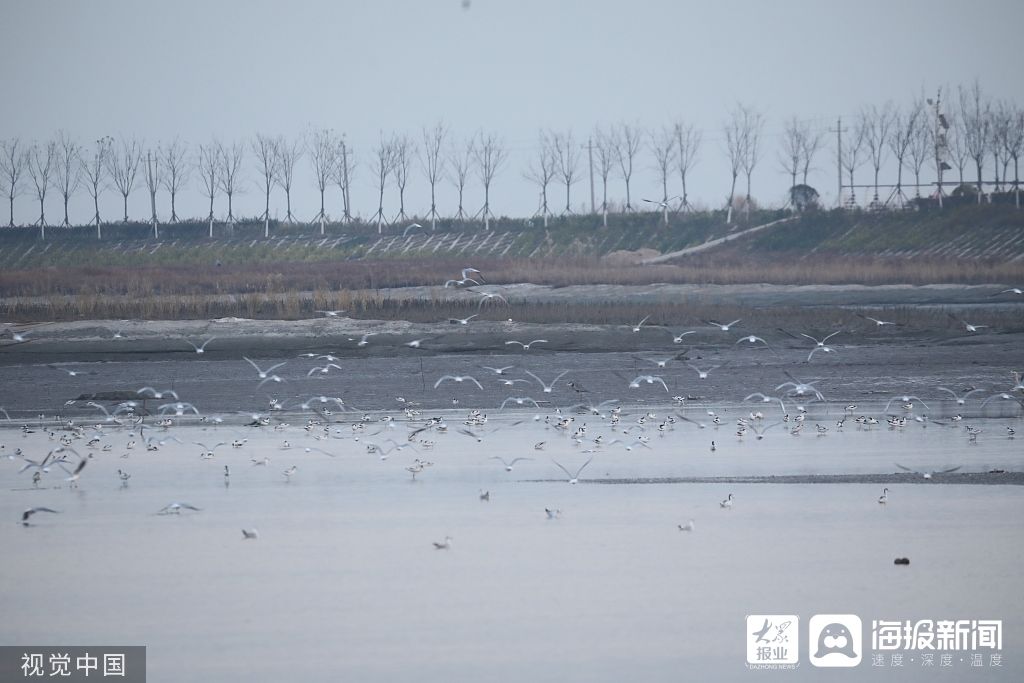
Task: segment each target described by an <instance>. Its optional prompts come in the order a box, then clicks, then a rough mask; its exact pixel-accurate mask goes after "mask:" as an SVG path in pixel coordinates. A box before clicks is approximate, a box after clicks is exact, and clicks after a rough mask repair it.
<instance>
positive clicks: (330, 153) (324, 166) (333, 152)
mask: <svg viewBox="0 0 1024 683" xmlns="http://www.w3.org/2000/svg"><path fill="white" fill-rule="evenodd" d="M306 149H307V151H308V152H309V161H310V163H311V164H312V165H313V176H314V177H315V178H316V187H317V189H318V190H320V212H319V213H317V215H316V217H315V218H314V219H313V220H315V221H319V223H320V234H323V232H324V223H325V222H327V212H326V211H325V209H324V192H326V191H327V183H329V182H330V180H331V177H332V176H333V174H334V170H335V166H336V165H337V163H338V141H337V138H336V136H335V135H334V131H333V130H331V129H330V128H314V129H311V130H310V131H308V132H307V133H306Z"/></svg>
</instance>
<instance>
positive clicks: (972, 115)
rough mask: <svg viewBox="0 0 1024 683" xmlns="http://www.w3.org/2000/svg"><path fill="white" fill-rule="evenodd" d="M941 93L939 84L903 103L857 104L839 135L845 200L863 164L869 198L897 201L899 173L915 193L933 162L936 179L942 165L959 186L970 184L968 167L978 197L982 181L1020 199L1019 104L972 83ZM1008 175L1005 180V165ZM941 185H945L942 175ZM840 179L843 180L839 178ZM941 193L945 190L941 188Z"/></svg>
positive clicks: (1022, 129)
mask: <svg viewBox="0 0 1024 683" xmlns="http://www.w3.org/2000/svg"><path fill="white" fill-rule="evenodd" d="M950 95H951V97H949V98H948V101H945V102H944V101H943V100H942V93H941V91H940V92H939V94H938V95H937V96H936V97H935V98H927V97H925V96H924V95H920V96H918V97H916V98H915V99H914V100H912V101H911V102H910V104H909V105H907V106H899V105H896V104H893V103H892V102H886V103H885V104H883V105H881V106H877V105H872V106H870V107H865V108H864V109H862V110H861V111H860V113H859V114H858V115H857V116H856V118H855V119H854V121H853V124H852V125H851V126H850V127H849V128H848V129H842V130H843V132H845V133H847V135H846V137H844V138H841V142H842V145H841V148H840V149H841V153H840V156H839V163H840V165H841V167H842V169H843V172H844V173H845V175H846V177H847V180H848V182H847V183H846V185H845V187H846V188H848V189H849V190H850V195H849V198H848V201H849V203H851V204H852V203H854V202H855V201H856V188H857V187H860V186H859V185H857V184H856V182H855V175H854V174H855V171H856V170H857V169H859V168H860V167H862V166H863V165H864V164H865V163H867V164H868V165H869V167H870V170H871V171H872V178H873V180H872V183H871V184H870V185H868V188H869V189H871V190H872V192H873V194H872V199H871V205H873V206H880V205H883V204H887V203H890V202H896V203H902V202H903V201H905V200H906V199H907V197H906V194H905V193H904V182H903V172H904V170H906V171H909V172H910V173H912V174H913V176H914V193H915V196H918V197H919V196H920V188H921V187H922V186H923V185H922V182H921V176H922V174H923V172H924V170H925V169H926V168H928V167H929V166H930V167H931V168H933V169H934V171H935V175H936V182H938V181H939V180H940V179H942V178H943V174H944V173H945V172H946V171H956V173H957V180H956V185H958V186H959V187H960V189H961V191H963V190H965V189H966V188H967V187H968V182H967V177H966V174H965V169H966V168H968V167H969V166H973V170H974V185H975V187H976V191H975V194H976V198H977V201H978V202H979V203H981V202H982V201H983V200H984V197H985V185H986V184H988V185H990V186H992V188H993V190H994V191H995V192H1000V191H1002V190H1003V189H1004V188H1007V187H1009V188H1012V189H1013V190H1014V193H1015V197H1016V203H1017V206H1018V207H1019V206H1020V174H1019V160H1020V155H1021V151H1022V149H1024V109H1021V108H1020V107H1017V106H1015V105H1014V104H1012V103H1010V102H1007V101H999V100H993V99H992V98H990V97H987V96H986V95H985V94H984V93H983V92H982V90H981V87H980V85H979V84H978V83H977V82H975V83H973V84H972V85H971V86H968V87H964V86H960V87H958V88H957V89H956V91H955V93H950ZM890 160H891V161H892V162H894V163H895V166H896V172H897V176H896V183H895V185H894V186H892V185H890V186H889V187H892V190H891V193H890V194H889V196H888V198H887V199H885V200H884V201H883V200H882V198H881V195H880V194H879V188H880V187H881V185H880V183H879V177H880V173H881V169H882V168H883V167H884V166H885V165H886V164H887V163H888V162H889V161H890ZM1011 164H1012V166H1013V179H1012V181H1011V180H1010V166H1011ZM987 168H991V170H992V177H991V178H992V179H991V180H986V178H985V175H984V174H985V170H986V169H987ZM942 184H943V185H945V184H948V183H946V182H945V181H943V183H942ZM840 185H841V186H842V185H843V183H842V181H840ZM938 196H939V197H940V198H941V196H942V192H941V191H940V192H938Z"/></svg>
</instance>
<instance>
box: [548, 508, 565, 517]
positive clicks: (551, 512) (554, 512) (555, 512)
mask: <svg viewBox="0 0 1024 683" xmlns="http://www.w3.org/2000/svg"><path fill="white" fill-rule="evenodd" d="M544 514H545V515H547V516H548V519H558V518H559V517H561V516H562V511H561V510H559V509H558V508H544Z"/></svg>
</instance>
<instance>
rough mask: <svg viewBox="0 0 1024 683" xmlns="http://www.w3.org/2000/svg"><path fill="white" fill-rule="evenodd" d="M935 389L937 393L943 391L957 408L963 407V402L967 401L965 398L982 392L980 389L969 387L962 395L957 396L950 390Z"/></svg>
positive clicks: (943, 388)
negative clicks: (951, 398)
mask: <svg viewBox="0 0 1024 683" xmlns="http://www.w3.org/2000/svg"><path fill="white" fill-rule="evenodd" d="M937 388H938V390H939V391H945V392H946V393H947V394H949V395H950V396H952V397H953V399H954V400H955V401H956V404H957V405H958V406H962V405H964V402H965V401H966V400H967V397H968V396H970V395H971V394H976V393H978V392H979V391H982V389H975V388H974V387H970V388H969V389H967V391H965V392H964V393H963V394H960V395H957V394H956V392H954V391H953V390H952V389H947V388H946V387H937Z"/></svg>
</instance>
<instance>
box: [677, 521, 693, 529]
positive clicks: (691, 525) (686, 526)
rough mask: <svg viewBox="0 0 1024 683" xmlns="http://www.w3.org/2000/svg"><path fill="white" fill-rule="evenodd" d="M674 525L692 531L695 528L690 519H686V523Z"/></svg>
mask: <svg viewBox="0 0 1024 683" xmlns="http://www.w3.org/2000/svg"><path fill="white" fill-rule="evenodd" d="M676 526H678V527H679V530H680V531H693V530H694V529H695V528H696V527H695V526H694V524H693V520H692V519H691V520H690V521H688V522H687V523H686V524H677V525H676Z"/></svg>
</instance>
